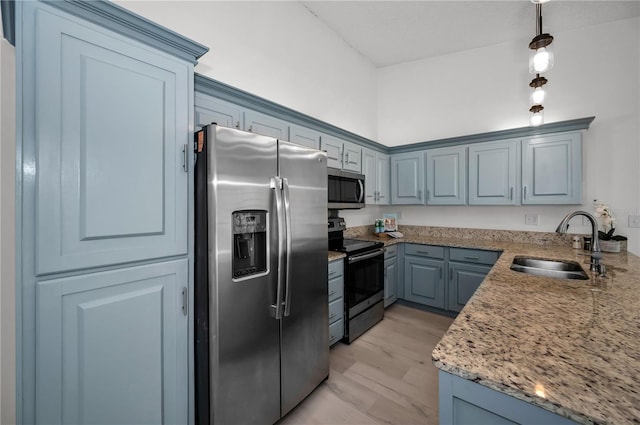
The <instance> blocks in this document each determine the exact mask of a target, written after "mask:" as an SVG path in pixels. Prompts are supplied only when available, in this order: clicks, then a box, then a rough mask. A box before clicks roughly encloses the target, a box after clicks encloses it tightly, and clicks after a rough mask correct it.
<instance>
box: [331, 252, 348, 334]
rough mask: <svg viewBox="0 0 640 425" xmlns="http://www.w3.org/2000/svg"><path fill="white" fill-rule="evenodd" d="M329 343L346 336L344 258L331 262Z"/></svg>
mask: <svg viewBox="0 0 640 425" xmlns="http://www.w3.org/2000/svg"><path fill="white" fill-rule="evenodd" d="M328 279H329V345H333V344H335V343H336V342H338V341H340V340H341V339H342V337H343V336H344V260H342V259H340V260H335V261H332V262H330V263H329V270H328Z"/></svg>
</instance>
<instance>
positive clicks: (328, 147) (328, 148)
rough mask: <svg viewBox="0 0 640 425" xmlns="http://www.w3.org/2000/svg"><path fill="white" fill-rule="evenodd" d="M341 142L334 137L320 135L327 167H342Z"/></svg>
mask: <svg viewBox="0 0 640 425" xmlns="http://www.w3.org/2000/svg"><path fill="white" fill-rule="evenodd" d="M343 144H344V143H343V142H342V141H341V140H338V139H336V138H334V137H331V136H327V135H322V137H321V146H322V150H323V151H325V152H326V153H327V167H332V168H339V169H342V149H343Z"/></svg>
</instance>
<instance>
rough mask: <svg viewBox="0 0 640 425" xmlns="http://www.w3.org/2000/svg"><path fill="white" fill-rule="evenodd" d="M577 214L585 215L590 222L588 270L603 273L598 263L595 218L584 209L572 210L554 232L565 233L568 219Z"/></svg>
mask: <svg viewBox="0 0 640 425" xmlns="http://www.w3.org/2000/svg"><path fill="white" fill-rule="evenodd" d="M577 215H582V216H584V217H587V218H588V219H589V221H590V222H591V267H590V270H591V271H592V272H597V273H599V274H604V266H603V265H601V264H600V259H601V258H602V252H601V251H600V242H598V221H597V220H596V218H595V217H594V216H593V215H591V214H589V213H588V212H586V211H574V212H572V213H569V214H567V216H566V217H565V218H563V219H562V221H561V222H560V224H559V225H558V228H557V229H556V232H558V233H567V229H569V220H571V219H572V218H573V217H575V216H577Z"/></svg>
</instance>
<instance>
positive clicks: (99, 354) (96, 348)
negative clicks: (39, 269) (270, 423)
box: [35, 259, 189, 424]
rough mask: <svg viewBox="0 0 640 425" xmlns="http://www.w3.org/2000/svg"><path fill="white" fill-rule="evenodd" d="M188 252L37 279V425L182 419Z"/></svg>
mask: <svg viewBox="0 0 640 425" xmlns="http://www.w3.org/2000/svg"><path fill="white" fill-rule="evenodd" d="M188 274H189V271H188V262H187V259H181V260H176V261H167V262H161V263H157V264H148V265H144V266H138V267H131V268H124V269H117V270H111V271H106V272H96V273H88V274H82V275H79V276H73V277H64V278H60V279H52V280H45V281H40V282H38V284H37V292H36V294H37V300H38V304H37V310H38V315H37V322H36V329H37V333H36V344H37V346H38V352H37V355H36V371H35V372H36V383H37V387H36V406H37V411H36V422H37V423H48V424H50V423H75V424H88V423H105V424H107V423H108V424H126V423H140V424H142V423H156V424H159V423H176V424H177V423H184V422H186V418H187V417H188V412H187V406H188V392H187V388H188V374H187V367H186V366H187V363H188V358H187V356H188V338H187V330H188V316H187V313H188V311H187V309H188V305H187V300H186V296H185V295H186V290H187V287H186V284H187V281H188Z"/></svg>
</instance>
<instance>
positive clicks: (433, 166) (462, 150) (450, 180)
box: [425, 146, 467, 205]
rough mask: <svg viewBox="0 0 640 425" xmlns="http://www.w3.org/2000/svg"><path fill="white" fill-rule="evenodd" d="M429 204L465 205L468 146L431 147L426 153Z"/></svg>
mask: <svg viewBox="0 0 640 425" xmlns="http://www.w3.org/2000/svg"><path fill="white" fill-rule="evenodd" d="M425 158H426V167H425V169H426V175H427V182H426V184H427V191H426V198H427V199H426V201H427V204H428V205H465V204H466V202H467V190H466V189H467V148H466V146H454V147H451V148H440V149H429V150H427V152H426V154H425Z"/></svg>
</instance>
